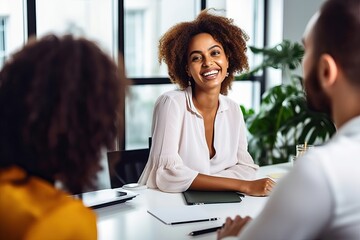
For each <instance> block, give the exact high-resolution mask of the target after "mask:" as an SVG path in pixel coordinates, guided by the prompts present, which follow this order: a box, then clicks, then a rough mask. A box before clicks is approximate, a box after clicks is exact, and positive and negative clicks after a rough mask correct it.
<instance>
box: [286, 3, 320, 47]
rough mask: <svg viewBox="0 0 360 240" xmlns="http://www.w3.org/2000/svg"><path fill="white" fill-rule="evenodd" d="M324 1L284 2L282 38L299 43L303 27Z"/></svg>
mask: <svg viewBox="0 0 360 240" xmlns="http://www.w3.org/2000/svg"><path fill="white" fill-rule="evenodd" d="M324 1H325V0H301V1H299V0H284V14H283V16H284V27H283V38H284V39H289V40H291V41H297V42H301V38H302V35H303V32H304V29H305V26H306V24H307V22H308V21H309V19H310V18H311V16H312V15H314V13H315V12H316V11H317V10H318V9H319V8H320V6H321V4H322V3H323V2H324Z"/></svg>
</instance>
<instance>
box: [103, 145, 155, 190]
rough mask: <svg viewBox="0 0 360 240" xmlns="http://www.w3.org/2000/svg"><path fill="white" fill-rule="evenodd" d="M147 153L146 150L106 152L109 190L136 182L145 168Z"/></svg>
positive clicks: (147, 150) (148, 150)
mask: <svg viewBox="0 0 360 240" xmlns="http://www.w3.org/2000/svg"><path fill="white" fill-rule="evenodd" d="M149 152H150V149H148V148H145V149H136V150H120V151H112V152H108V153H107V158H108V166H109V173H110V183H111V188H118V187H122V186H123V185H124V184H127V183H135V182H137V181H138V180H139V177H140V175H141V173H142V171H143V170H144V168H145V165H146V163H147V160H148V157H149Z"/></svg>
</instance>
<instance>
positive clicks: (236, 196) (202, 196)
mask: <svg viewBox="0 0 360 240" xmlns="http://www.w3.org/2000/svg"><path fill="white" fill-rule="evenodd" d="M183 195H184V198H185V201H186V203H187V204H188V205H199V204H212V203H236V202H241V198H240V196H244V195H242V194H240V193H237V192H229V191H195V190H187V191H185V192H183Z"/></svg>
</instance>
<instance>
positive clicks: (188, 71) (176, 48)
mask: <svg viewBox="0 0 360 240" xmlns="http://www.w3.org/2000/svg"><path fill="white" fill-rule="evenodd" d="M247 38H248V37H247V35H246V34H245V33H244V31H243V30H242V29H240V28H239V27H238V26H236V25H235V24H234V23H233V21H232V20H231V19H228V18H226V17H222V16H219V15H216V14H213V13H211V12H210V10H204V11H202V12H201V13H200V14H199V15H198V16H197V18H196V19H195V20H193V21H191V22H182V23H179V24H177V25H175V26H173V27H172V28H170V29H169V30H168V31H167V32H166V33H165V34H164V35H163V36H162V38H161V39H160V41H159V62H160V63H161V62H162V61H164V62H165V63H166V64H167V66H168V72H169V76H170V79H171V81H172V82H173V83H175V84H177V85H178V86H179V88H180V89H178V90H174V91H170V92H167V93H165V94H163V95H162V96H160V97H159V98H158V100H157V102H156V104H155V108H154V114H153V126H152V146H151V150H150V156H149V159H148V163H147V165H146V167H145V169H144V171H143V173H142V175H141V177H140V179H139V183H141V184H146V185H147V186H148V187H150V188H159V189H160V190H162V191H165V192H182V191H185V190H187V189H193V190H210V191H221V190H228V191H240V192H243V193H246V194H249V195H254V196H266V195H268V194H269V193H270V192H271V189H272V187H273V186H274V182H273V181H272V180H271V179H269V178H264V179H257V180H254V178H255V173H256V170H257V168H258V166H257V165H255V164H254V161H253V159H252V158H251V156H250V154H249V153H248V151H247V140H246V128H245V122H244V118H243V115H242V113H241V110H240V107H239V105H238V104H237V103H235V102H234V101H232V100H230V99H229V98H228V97H227V96H225V95H226V94H227V93H228V90H229V89H230V87H231V83H232V81H233V80H234V74H235V73H236V72H242V71H244V70H247V69H248V60H247V56H246V49H247V47H246V41H247Z"/></svg>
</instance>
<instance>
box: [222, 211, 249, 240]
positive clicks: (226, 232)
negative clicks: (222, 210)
mask: <svg viewBox="0 0 360 240" xmlns="http://www.w3.org/2000/svg"><path fill="white" fill-rule="evenodd" d="M250 220H251V217H249V216H247V217H245V218H242V217H240V216H239V215H237V216H236V217H235V218H234V220H232V219H231V218H229V217H228V218H226V221H225V224H224V226H223V227H222V228H221V229H220V230H218V232H217V239H218V240H220V239H222V238H224V237H228V236H237V235H238V234H239V232H240V231H241V229H242V228H243V227H244V226H245V224H246V223H247V222H249V221H250Z"/></svg>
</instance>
